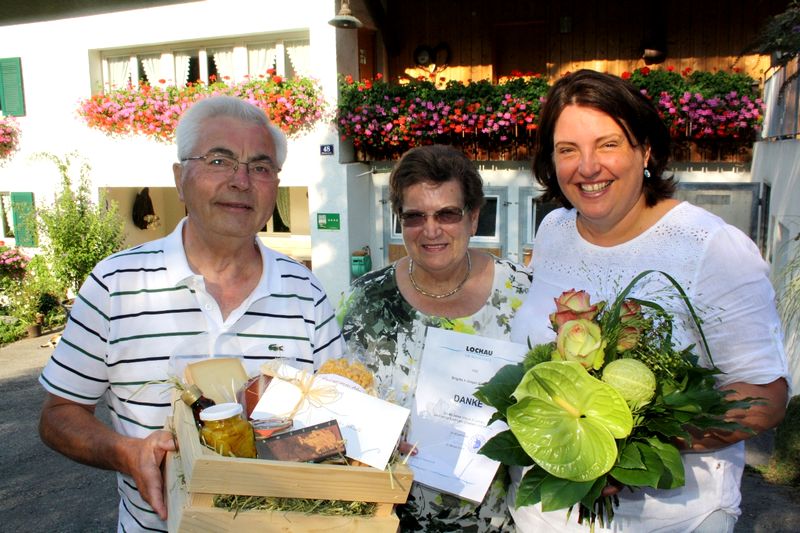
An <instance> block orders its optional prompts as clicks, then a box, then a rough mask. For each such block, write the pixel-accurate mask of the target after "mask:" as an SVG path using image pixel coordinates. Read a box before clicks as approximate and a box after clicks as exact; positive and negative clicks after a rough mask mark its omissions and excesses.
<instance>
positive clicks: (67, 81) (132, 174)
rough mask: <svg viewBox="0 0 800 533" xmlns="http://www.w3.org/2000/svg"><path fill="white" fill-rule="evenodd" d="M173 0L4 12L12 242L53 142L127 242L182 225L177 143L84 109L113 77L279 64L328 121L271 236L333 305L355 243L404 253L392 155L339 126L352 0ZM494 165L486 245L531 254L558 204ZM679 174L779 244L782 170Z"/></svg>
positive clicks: (0, 55) (506, 253)
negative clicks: (114, 127) (391, 193)
mask: <svg viewBox="0 0 800 533" xmlns="http://www.w3.org/2000/svg"><path fill="white" fill-rule="evenodd" d="M96 4H99V5H102V4H103V2H96ZM130 4H131V2H127V3H125V5H127V6H129V5H130ZM159 4H162V5H158V6H157V7H143V8H141V9H129V8H124V9H123V10H113V9H107V10H105V11H104V10H102V9H101V10H96V11H98V12H95V13H94V14H88V15H83V14H75V13H71V14H69V13H68V14H66V15H63V16H61V15H59V16H47V15H46V14H45V15H43V16H40V17H38V18H37V19H36V20H33V21H30V22H27V21H26V22H22V23H16V22H11V23H2V16H0V61H3V60H4V59H10V60H17V59H18V60H19V65H20V69H19V72H20V73H21V84H22V88H23V95H24V108H25V109H24V114H23V115H22V116H20V117H19V119H18V123H19V125H20V128H21V131H22V137H21V145H20V150H19V151H18V152H17V153H16V154H15V155H14V156H13V158H11V159H10V160H8V161H7V162H6V163H5V164H4V165H2V166H0V199H2V202H0V206H2V207H3V215H4V216H3V217H2V221H3V227H2V231H3V234H2V235H0V240H3V241H4V242H5V243H6V244H13V243H14V242H15V238H14V236H13V229H14V228H13V227H11V226H13V217H12V216H10V215H11V213H10V212H9V211H10V210H11V194H12V193H31V195H32V198H33V200H34V202H35V203H36V204H37V205H46V204H47V203H49V202H50V201H51V199H52V197H53V194H54V190H55V189H56V188H57V187H58V184H59V175H58V173H57V171H56V168H55V167H54V165H53V164H52V163H50V162H47V161H42V160H40V159H37V158H36V154H38V153H41V152H46V153H50V154H55V155H57V156H61V157H63V156H64V155H65V154H69V153H71V152H77V154H79V157H80V159H81V160H83V161H85V162H86V163H88V165H89V166H90V168H91V180H92V185H93V187H94V188H95V189H97V190H100V189H103V190H105V191H106V193H107V197H108V198H110V199H111V200H114V201H116V202H117V203H118V205H119V210H120V213H121V214H122V215H123V216H124V217H126V220H127V222H128V224H127V228H126V232H127V242H128V244H130V245H134V244H138V243H140V242H143V241H146V240H151V239H154V238H158V237H160V236H162V235H164V234H166V233H167V232H169V231H171V230H172V228H173V227H174V226H175V224H176V223H177V221H178V220H180V218H181V217H182V216H183V214H184V210H183V206H182V205H181V204H180V202H179V201H178V199H177V195H176V194H175V192H174V184H173V177H172V171H171V165H172V164H173V163H174V162H175V161H176V150H175V147H174V145H173V144H168V143H164V142H158V141H156V140H153V139H152V138H149V137H144V136H125V137H111V136H109V135H107V134H105V133H103V132H100V131H98V130H95V129H91V128H89V127H88V126H87V125H86V123H85V122H84V121H83V120H82V119H81V118H80V117H79V116H78V113H77V110H78V106H79V103H80V102H81V101H82V100H85V99H87V98H89V97H90V96H91V95H92V94H96V93H98V92H100V91H101V90H102V89H103V88H107V87H114V86H121V85H122V86H124V84H126V83H128V82H131V83H134V84H135V83H136V81H137V80H139V79H147V80H148V81H149V82H150V83H151V84H162V85H181V84H184V83H186V82H187V81H190V80H194V79H201V80H204V81H208V80H209V78H210V76H211V75H212V74H213V75H215V76H218V77H222V78H226V79H229V80H230V81H232V82H236V81H240V80H242V79H244V77H245V76H256V75H259V74H261V73H263V70H264V69H265V67H269V66H272V67H273V68H275V69H276V71H277V72H278V73H279V74H281V75H284V76H289V77H291V76H295V75H302V76H308V77H312V78H314V79H316V80H317V81H318V83H319V84H320V86H321V87H322V90H323V93H324V95H325V100H326V102H327V105H328V110H329V116H328V117H326V119H324V120H322V121H320V122H319V123H318V124H317V125H316V127H315V128H314V129H313V130H311V131H309V132H307V133H304V134H303V135H301V136H298V137H296V138H293V139H291V140H290V144H289V155H288V159H287V161H286V164H285V165H284V167H283V171H282V173H281V187H282V188H285V190H284V192H283V199H284V205H283V207H284V209H283V210H282V211H281V215H282V216H281V218H282V219H287V220H285V221H284V222H285V223H286V224H287V225H288V226H289V228H290V231H288V232H287V231H276V228H275V227H274V226H273V225H272V224H269V225H268V227H267V228H265V229H266V231H265V232H263V233H261V234H260V237H261V238H262V239H263V240H264V241H265V242H266V243H267V244H268V245H270V246H272V247H274V248H276V249H278V250H280V251H283V252H285V253H288V254H290V255H292V256H294V257H296V258H298V259H299V260H303V261H307V262H309V264H310V265H311V266H312V268H313V270H314V272H315V273H316V274H317V275H318V276H319V278H320V280H321V281H322V283H323V284H324V286H325V288H326V290H327V291H328V294H329V296H330V297H331V299H332V300H333V301H334V303H335V302H336V301H338V297H339V295H340V294H341V293H342V292H343V291H345V290H346V288H347V286H348V284H349V283H350V281H351V278H352V276H351V267H350V262H351V261H350V259H351V254H352V253H353V252H355V251H359V250H362V249H364V248H365V247H369V249H370V251H371V258H372V267H373V268H378V267H380V266H383V265H385V264H387V263H388V262H389V261H391V260H393V259H394V258H396V257H397V256H398V255H400V254H402V253H404V252H403V247H402V239H401V237H400V234H399V233H398V232H397V231H396V225H395V220H394V218H393V216H392V214H391V212H390V209H389V206H388V202H387V199H388V191H387V184H388V175H389V172H390V170H391V163H373V164H363V163H353V162H352V161H353V154H352V150H351V149H349V147H348V144H347V143H343V142H341V140H340V139H339V136H338V134H337V132H336V129H335V127H334V124H333V120H332V117H333V112H334V111H335V108H336V102H337V83H338V79H339V77H340V76H343V75H347V74H352V75H354V76H355V75H357V74H358V70H359V61H361V60H362V59H363V53H362V51H361V50H360V49H359V44H358V39H357V34H356V32H355V31H353V30H349V29H340V28H335V27H333V26H332V25H330V24H329V22H328V21H329V20H330V19H332V18H333V17H334V15H336V13H337V10H338V8H339V2H338V1H337V0H295V1H293V2H279V1H277V0H202V1H194V2H160V3H159ZM142 5H145V3H144V2H142ZM151 5H152V4H151ZM356 8H360V11H358V12H357V13H356V14H357V15H358V17H359V18H361V19H362V20H363V21H364V22H365V24H367V25H369V24H370V18H369V13H368V12H367V10H365V9H364V8H363V5H356V4H355V3H354V5H353V9H354V11H355V10H356ZM375 48H376V50H377V51H376V52H375V58H374V61H375V66H376V69H377V71H378V72H380V71H381V69H382V65H383V64H385V57H382V55H381V54H385V52H381V50H382V46H381V45H380V40H379V41H378V45H377V46H376V47H375ZM479 167H480V171H481V174H482V176H483V178H484V180H485V186H486V193H487V196H488V199H489V202H488V204H487V208H486V209H485V213H484V216H483V218H482V222H481V228H480V229H479V233H478V235H477V236H476V238H475V239H474V241H473V245H474V246H476V247H483V248H487V249H490V250H491V251H493V252H494V253H496V254H498V255H500V256H503V257H508V258H510V259H512V260H516V261H527V259H528V258H529V256H530V254H531V253H535V252H534V251H532V242H533V235H534V232H535V228H536V225H537V221H538V220H540V219H541V217H542V216H543V214H544V212H546V210H547V209H548V206H546V205H542V204H540V203H538V202H537V201H536V198H537V196H538V195H539V192H538V190H537V189H536V187H535V186H534V184H533V180H532V175H531V171H530V168H529V165H528V164H527V163H525V162H505V161H498V162H482V163H479ZM674 170H675V172H676V174H677V175H678V177H679V179H680V180H681V182H682V183H683V184H684V185H686V188H685V190H683V191H682V194H684V195H685V197H687V198H690V199H692V200H693V201H694V202H695V203H699V204H700V205H703V206H704V207H708V208H710V209H711V210H713V211H715V212H718V213H719V214H721V215H722V216H723V217H724V218H726V219H727V220H729V221H731V222H732V223H734V224H736V225H737V226H739V227H741V228H742V229H744V230H745V231H746V232H749V233H750V234H751V236H753V238H754V239H756V240H760V241H762V242H765V237H766V232H765V229H764V225H763V224H760V223H758V220H759V216H758V215H757V214H756V215H753V213H754V209H757V206H758V198H760V197H761V195H762V193H763V191H762V189H763V186H762V182H764V183H765V184H766V185H769V183H770V182H771V180H772V179H773V178H774V175H772V174H770V173H769V172H765V173H760V174H759V175H758V176H755V175H754V174H753V173H751V171H750V168H749V166H748V165H745V164H737V163H718V164H695V165H689V164H684V165H677V166H676V167H675V169H674ZM754 178H757V181H758V183H754ZM145 187H147V188H148V191H149V195H150V197H151V199H152V202H153V207H154V211H155V214H156V216H158V219H159V223H160V225H158V226H157V227H152V228H150V229H146V230H143V229H139V228H138V227H136V226H135V225H134V224H133V223H132V220H131V213H132V207H133V202H134V199H135V198H136V195H137V194H139V193H140V192H141V191H142V189H143V188H145ZM754 191H755V192H754ZM287 206H288V207H287Z"/></svg>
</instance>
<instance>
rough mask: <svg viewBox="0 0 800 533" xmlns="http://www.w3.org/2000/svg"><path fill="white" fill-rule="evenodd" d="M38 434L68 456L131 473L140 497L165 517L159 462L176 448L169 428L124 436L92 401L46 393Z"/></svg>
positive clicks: (90, 464) (108, 468) (48, 443)
mask: <svg viewBox="0 0 800 533" xmlns="http://www.w3.org/2000/svg"><path fill="white" fill-rule="evenodd" d="M39 435H40V436H41V438H42V441H43V442H44V443H45V444H47V445H48V446H49V447H51V448H52V449H54V450H56V451H57V452H59V453H62V454H63V455H65V456H67V457H69V458H70V459H73V460H75V461H77V462H79V463H83V464H86V465H89V466H94V467H97V468H103V469H106V470H116V471H118V472H122V473H123V474H128V475H130V476H131V477H133V479H134V481H135V482H136V486H137V487H138V488H139V493H140V494H141V495H142V498H144V500H145V501H146V502H147V503H149V504H150V505H151V506H152V507H153V509H154V510H155V511H156V513H158V516H160V517H161V519H162V520H166V518H167V507H166V504H165V502H164V487H163V481H162V474H161V464H162V463H163V461H164V458H165V456H166V453H167V452H168V451H176V450H177V446H176V444H175V441H174V440H173V438H172V434H171V433H170V432H168V431H163V430H161V431H154V432H153V433H151V434H150V435H149V436H148V437H147V438H145V439H137V438H133V437H126V436H123V435H120V434H119V433H117V432H116V431H114V430H113V429H111V428H110V427H108V426H106V425H105V424H103V423H102V422H101V421H100V420H98V419H97V418H96V417H95V416H94V406H93V405H83V404H79V403H77V402H73V401H71V400H67V399H65V398H61V397H59V396H55V395H53V394H48V395H47V398H46V399H45V402H44V405H43V406H42V414H41V417H40V419H39Z"/></svg>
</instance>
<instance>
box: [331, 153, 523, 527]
mask: <svg viewBox="0 0 800 533" xmlns="http://www.w3.org/2000/svg"><path fill="white" fill-rule="evenodd" d="M389 188H390V198H391V203H392V210H393V211H394V213H395V214H396V215H397V217H398V218H399V220H400V225H401V228H402V232H403V242H404V244H405V247H406V251H407V253H408V256H406V257H403V258H402V259H399V260H397V261H396V262H395V263H393V264H391V265H389V266H388V267H385V268H383V269H380V270H377V271H375V272H370V273H367V274H365V275H364V276H362V277H361V278H359V279H357V280H356V281H355V282H354V283H353V286H352V288H351V292H350V294H349V295H348V296H347V297H346V298H345V299H344V300H343V304H342V307H341V309H340V316H341V317H342V321H343V322H342V328H343V334H344V336H345V339H346V340H347V344H348V348H350V350H351V352H352V353H355V354H363V357H364V359H365V360H364V361H363V362H364V363H366V365H367V366H368V367H369V368H370V370H372V372H373V373H374V374H375V382H376V390H377V393H378V395H379V396H380V397H381V398H383V399H386V400H389V401H391V402H394V403H397V404H399V405H402V406H405V407H409V408H410V407H411V405H412V401H413V399H414V394H415V391H416V386H417V381H418V377H419V368H420V362H421V359H422V357H421V356H422V351H423V347H424V344H425V336H426V331H427V328H428V327H436V328H443V329H450V330H456V331H459V332H463V333H473V334H477V335H481V336H484V337H489V338H493V339H502V340H508V339H509V335H510V331H511V330H510V324H511V319H512V318H513V316H514V314H515V312H516V310H517V309H518V307H519V306H520V305H521V304H522V299H523V297H524V296H525V294H526V293H527V292H528V287H529V286H530V280H531V276H530V272H529V271H528V270H527V269H525V268H524V267H522V266H520V265H517V264H514V263H512V262H510V261H507V260H505V259H499V258H497V257H494V256H492V255H490V254H488V253H485V252H481V251H478V250H471V249H470V248H469V241H470V237H472V236H473V235H474V234H475V231H476V230H477V227H478V217H479V215H480V210H481V207H482V206H483V204H484V197H483V182H482V180H481V177H480V175H479V174H478V171H477V170H476V168H475V165H474V164H473V163H472V162H471V161H470V160H469V159H467V158H466V157H465V156H464V154H462V153H461V152H459V151H458V150H456V149H455V148H452V147H449V146H440V145H432V146H421V147H418V148H413V149H411V150H409V151H408V152H406V153H405V155H403V157H402V158H401V159H400V161H399V162H398V163H397V165H396V166H395V168H394V170H393V171H392V174H391V177H390V180H389ZM490 377H491V376H484V377H483V379H485V380H488V379H489V378H490ZM476 378H477V379H481V377H480V376H477V377H476ZM505 478H506V473H505V470H502V469H501V471H500V472H498V475H497V476H496V478H495V481H494V483H493V484H492V486H491V487H490V488H489V491H488V493H487V495H486V496H485V498H484V500H483V502H482V503H480V504H475V503H472V502H470V501H467V500H462V499H461V498H458V497H456V496H453V495H450V494H446V493H441V492H438V491H435V490H433V489H431V488H427V487H425V486H423V485H421V484H418V483H414V485H413V486H412V489H411V494H410V496H409V501H408V503H407V504H406V505H402V506H398V515H399V517H400V527H401V530H402V531H475V532H478V531H487V532H488V531H512V530H513V528H512V526H511V519H510V516H509V514H508V508H507V506H506V504H505V492H506V486H507V483H506V482H505Z"/></svg>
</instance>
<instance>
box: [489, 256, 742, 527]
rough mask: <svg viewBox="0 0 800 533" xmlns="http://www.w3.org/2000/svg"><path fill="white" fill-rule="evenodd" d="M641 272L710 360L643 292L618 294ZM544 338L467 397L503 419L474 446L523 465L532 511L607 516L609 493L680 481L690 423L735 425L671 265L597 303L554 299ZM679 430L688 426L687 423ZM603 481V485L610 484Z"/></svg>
mask: <svg viewBox="0 0 800 533" xmlns="http://www.w3.org/2000/svg"><path fill="white" fill-rule="evenodd" d="M651 274H661V275H664V276H666V278H667V279H668V280H669V281H670V283H671V284H672V285H673V286H674V287H675V289H676V290H677V292H678V294H679V295H680V297H681V299H682V300H683V302H684V303H685V305H686V307H687V309H688V312H689V314H690V315H691V317H692V319H693V321H694V324H695V326H696V327H697V328H698V332H699V334H700V338H701V339H702V342H703V344H704V348H705V353H706V354H708V358H709V360H710V363H711V364H710V368H704V367H702V366H700V365H699V364H698V361H699V357H698V355H696V354H695V352H694V346H689V347H687V348H684V349H679V348H676V347H675V346H674V345H673V341H672V324H673V317H672V315H670V314H669V313H668V312H667V311H666V310H665V309H664V308H663V307H662V306H660V305H659V304H658V303H656V302H653V301H646V300H640V299H636V298H628V297H627V296H628V294H629V293H630V292H631V290H632V289H633V287H634V286H635V285H636V283H637V282H638V281H639V280H641V279H642V278H643V277H645V276H648V275H651ZM550 322H551V326H552V328H553V329H554V331H556V332H557V337H556V340H555V341H554V342H550V343H547V344H539V345H536V346H533V347H532V348H531V349H530V351H529V352H528V355H527V356H526V359H525V361H524V362H523V363H522V364H517V365H508V366H506V367H504V368H502V369H501V370H500V371H499V372H498V373H497V374H496V375H495V376H494V377H493V378H492V379H491V380H490V381H489V382H487V383H485V384H484V385H482V386H481V387H479V389H478V390H477V392H476V394H475V396H476V397H477V398H478V399H480V400H481V401H482V402H484V403H485V404H488V405H491V406H492V407H494V408H495V409H497V412H496V413H495V415H494V416H493V418H492V420H491V421H490V424H491V423H493V422H494V421H496V420H501V421H503V422H506V423H507V424H508V426H509V428H510V429H508V430H506V431H503V432H501V433H499V434H497V435H496V436H495V437H493V438H492V439H490V440H489V441H488V442H487V443H486V444H485V445H484V446H483V448H482V449H481V451H480V453H482V454H483V455H486V456H487V457H490V458H492V459H495V460H497V461H500V462H501V463H503V464H506V465H518V466H530V467H531V468H530V469H529V470H528V471H527V473H526V474H525V475H524V477H523V478H522V481H521V483H520V486H519V488H518V491H517V499H516V502H515V504H516V506H517V507H521V506H525V505H533V504H536V503H541V505H542V510H543V511H554V510H558V509H569V511H568V513H571V512H572V509H573V507H574V506H575V505H578V522H581V523H583V522H588V523H589V524H590V526H591V527H592V528H593V527H594V524H595V523H599V524H600V525H601V526H603V525H604V524H606V525H607V524H609V523H610V522H611V521H612V519H613V516H614V506H615V505H618V504H619V501H618V499H617V496H616V495H607V493H604V490H603V489H604V488H605V487H606V486H609V485H613V486H616V487H617V488H618V489H620V490H623V489H625V487H628V488H630V489H632V490H634V489H637V488H642V487H653V488H658V489H673V488H678V487H681V486H683V484H684V469H683V462H682V461H681V455H680V448H679V446H681V442H684V443H685V445H686V446H691V442H692V431H694V430H695V429H696V430H699V431H701V432H703V431H707V430H709V429H711V428H715V429H721V430H742V429H743V427H742V426H741V425H740V424H738V423H735V422H730V421H727V420H725V414H726V413H727V412H728V411H729V410H730V409H735V408H746V407H747V406H748V405H750V400H751V399H749V398H748V399H745V400H738V401H733V400H729V399H728V398H727V395H728V394H729V391H722V390H719V389H717V388H716V386H715V375H717V374H720V373H721V371H720V370H719V369H717V368H716V367H715V366H714V363H713V360H711V356H710V353H709V350H708V346H707V343H706V339H705V336H704V334H703V332H702V328H701V321H700V319H699V318H698V316H697V314H696V312H695V310H694V308H693V307H692V305H691V303H690V302H689V300H688V298H687V296H686V294H685V292H684V291H683V289H682V288H681V287H680V285H679V284H678V283H677V281H675V280H674V279H673V278H672V277H671V276H669V275H667V274H665V273H663V272H658V271H652V270H649V271H645V272H642V273H641V274H639V275H638V276H636V278H634V279H633V281H631V283H630V284H629V285H628V286H627V287H626V288H625V289H624V290H623V291H622V292H621V293H620V294H619V295H618V296H617V297H616V299H615V300H614V301H613V302H612V303H611V305H610V306H609V305H607V302H598V303H594V304H592V303H591V302H590V297H589V295H588V294H587V293H586V292H585V291H575V290H570V291H567V292H565V293H563V294H562V295H561V296H560V297H559V298H557V299H556V310H555V311H554V312H553V313H552V314H551V315H550ZM690 430H691V431H690ZM612 492H613V491H612Z"/></svg>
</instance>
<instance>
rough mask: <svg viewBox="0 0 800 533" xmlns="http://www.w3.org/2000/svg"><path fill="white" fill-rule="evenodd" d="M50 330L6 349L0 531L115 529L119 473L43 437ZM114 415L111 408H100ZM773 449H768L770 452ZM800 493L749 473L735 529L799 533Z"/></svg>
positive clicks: (1, 366)
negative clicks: (79, 459) (74, 456)
mask: <svg viewBox="0 0 800 533" xmlns="http://www.w3.org/2000/svg"><path fill="white" fill-rule="evenodd" d="M48 338H49V335H48V334H45V335H44V336H42V337H39V338H35V339H23V340H21V341H19V342H16V343H14V344H11V345H9V346H5V347H2V348H0V390H2V391H3V402H2V404H0V441H1V442H2V443H3V445H2V446H0V472H1V473H2V480H3V483H2V485H0V530H1V531H9V532H11V531H14V532H28V531H31V532H48V533H51V532H62V533H78V532H81V533H83V532H95V531H96V532H102V531H114V530H115V529H116V520H117V505H118V501H119V500H118V496H117V490H116V479H115V475H114V473H113V472H108V471H104V470H98V469H95V468H90V467H87V466H83V465H80V464H77V463H75V462H73V461H70V460H69V459H66V458H65V457H63V456H61V455H59V454H58V453H56V452H54V451H52V450H50V449H49V448H47V447H46V446H45V445H44V444H42V442H41V441H40V440H39V435H38V432H37V424H38V418H39V409H40V407H41V404H42V400H43V398H44V390H43V389H42V387H41V386H40V385H39V383H38V382H37V378H38V376H39V372H40V371H41V368H42V367H43V366H44V364H45V363H46V362H47V358H48V357H49V356H50V353H51V351H52V349H51V348H50V347H41V345H42V344H45V343H46V342H47V340H48ZM98 412H99V413H100V416H101V418H103V419H105V420H107V411H106V410H105V409H104V408H102V407H100V408H98ZM770 445H771V443H770V441H769V436H767V437H765V438H763V439H760V440H759V441H756V442H754V443H753V445H752V446H749V447H748V463H750V464H763V463H764V462H765V461H766V460H767V458H768V452H767V451H768V450H769V448H770ZM765 450H767V451H765ZM798 524H800V491H798V490H797V489H791V488H789V487H785V486H780V485H772V484H770V483H767V482H766V481H764V480H763V479H762V478H761V476H759V475H758V474H756V473H753V472H747V473H746V474H745V477H744V479H743V481H742V516H741V517H740V518H739V522H738V523H737V524H736V533H750V532H757V533H762V532H763V533H783V532H787V533H788V532H795V531H798V528H799V527H800V526H798Z"/></svg>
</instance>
